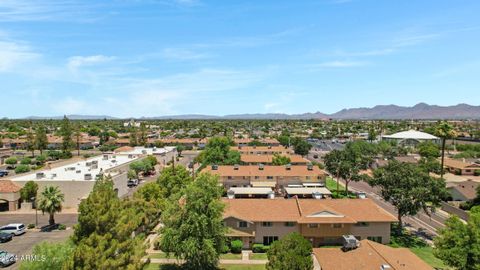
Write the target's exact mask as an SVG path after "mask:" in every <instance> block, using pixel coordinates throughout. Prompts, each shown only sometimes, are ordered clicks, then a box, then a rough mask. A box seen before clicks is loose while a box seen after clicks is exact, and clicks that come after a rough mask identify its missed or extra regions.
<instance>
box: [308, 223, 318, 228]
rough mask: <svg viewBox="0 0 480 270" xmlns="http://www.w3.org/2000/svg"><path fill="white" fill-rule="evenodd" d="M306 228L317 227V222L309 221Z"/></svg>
mask: <svg viewBox="0 0 480 270" xmlns="http://www.w3.org/2000/svg"><path fill="white" fill-rule="evenodd" d="M308 228H310V229H313V228H318V224H316V223H310V224H308Z"/></svg>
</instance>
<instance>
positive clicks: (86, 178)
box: [83, 173, 92, 180]
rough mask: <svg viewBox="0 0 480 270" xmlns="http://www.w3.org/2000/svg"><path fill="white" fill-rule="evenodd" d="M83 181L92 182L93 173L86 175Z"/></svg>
mask: <svg viewBox="0 0 480 270" xmlns="http://www.w3.org/2000/svg"><path fill="white" fill-rule="evenodd" d="M83 179H85V180H92V174H91V173H86V174H85V176H84V178H83Z"/></svg>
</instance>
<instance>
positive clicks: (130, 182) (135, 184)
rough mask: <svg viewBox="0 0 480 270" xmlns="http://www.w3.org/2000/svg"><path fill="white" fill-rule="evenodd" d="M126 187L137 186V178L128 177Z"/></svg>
mask: <svg viewBox="0 0 480 270" xmlns="http://www.w3.org/2000/svg"><path fill="white" fill-rule="evenodd" d="M127 186H128V187H130V188H131V187H136V186H138V179H129V180H128V182H127Z"/></svg>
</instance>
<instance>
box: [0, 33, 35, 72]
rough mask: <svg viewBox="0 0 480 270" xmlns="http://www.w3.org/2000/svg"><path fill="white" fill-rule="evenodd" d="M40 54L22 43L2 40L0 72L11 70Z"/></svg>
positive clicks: (0, 43)
mask: <svg viewBox="0 0 480 270" xmlns="http://www.w3.org/2000/svg"><path fill="white" fill-rule="evenodd" d="M39 56H40V55H39V54H37V53H35V52H33V51H32V49H31V48H30V47H29V46H27V45H24V44H22V43H19V42H16V41H10V40H0V72H9V71H12V70H13V69H15V68H17V67H19V66H20V65H22V64H24V63H26V62H29V61H32V60H35V59H36V58H38V57H39Z"/></svg>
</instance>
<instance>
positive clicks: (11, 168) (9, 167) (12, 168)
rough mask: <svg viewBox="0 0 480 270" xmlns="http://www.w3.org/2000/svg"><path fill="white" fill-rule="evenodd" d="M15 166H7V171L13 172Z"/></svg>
mask: <svg viewBox="0 0 480 270" xmlns="http://www.w3.org/2000/svg"><path fill="white" fill-rule="evenodd" d="M15 168H16V166H15V165H8V166H7V170H15Z"/></svg>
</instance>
